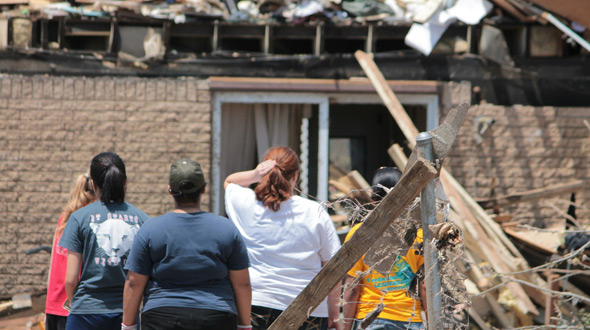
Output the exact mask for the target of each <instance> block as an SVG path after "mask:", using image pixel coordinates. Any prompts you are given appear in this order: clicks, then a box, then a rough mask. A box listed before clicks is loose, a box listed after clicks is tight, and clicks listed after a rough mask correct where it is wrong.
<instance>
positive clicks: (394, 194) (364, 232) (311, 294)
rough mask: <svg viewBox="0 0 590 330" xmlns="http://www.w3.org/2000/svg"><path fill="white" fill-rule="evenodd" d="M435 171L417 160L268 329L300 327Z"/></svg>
mask: <svg viewBox="0 0 590 330" xmlns="http://www.w3.org/2000/svg"><path fill="white" fill-rule="evenodd" d="M436 174H437V171H436V169H435V168H434V167H433V166H432V164H430V163H429V162H427V161H425V160H424V159H419V160H418V161H417V162H416V163H415V164H414V165H413V166H412V167H411V168H410V169H409V170H408V171H407V172H406V174H404V176H403V177H402V178H401V179H400V181H399V183H398V184H397V185H396V186H395V187H394V188H393V189H392V190H391V191H390V192H389V194H387V196H385V198H384V199H383V200H382V201H381V203H380V204H379V205H378V206H377V207H376V208H375V209H374V210H373V211H372V212H371V213H369V215H368V216H367V218H366V219H365V221H364V223H363V224H362V226H360V228H359V229H358V230H357V231H356V233H355V234H354V235H353V236H352V237H351V238H350V240H348V241H347V242H346V243H345V244H344V245H343V246H342V248H341V249H340V250H339V251H338V253H336V255H335V256H334V257H333V258H332V259H331V260H330V261H329V262H328V263H327V264H326V265H325V266H324V267H323V268H322V270H321V271H320V272H319V273H318V274H317V275H316V277H314V279H313V280H312V281H311V282H310V283H309V284H308V285H307V286H306V287H305V289H303V291H301V293H300V294H299V295H298V296H297V298H295V300H293V302H292V303H291V304H290V305H289V307H287V309H286V310H285V311H284V312H283V313H281V315H280V316H279V317H278V318H277V319H276V321H275V322H274V323H273V324H272V325H271V326H270V327H269V328H268V330H292V329H297V328H299V326H300V325H301V324H303V322H304V321H305V320H306V319H307V316H308V315H309V313H311V312H312V311H313V310H314V309H315V308H316V307H317V306H318V305H319V304H320V303H321V302H322V301H323V300H324V298H325V297H326V296H328V294H329V293H330V291H331V290H332V289H333V288H334V287H335V286H336V285H337V284H338V283H339V282H340V280H342V278H343V277H344V275H346V273H347V272H348V271H349V270H350V269H351V268H352V266H354V264H355V263H356V262H357V261H358V260H359V259H360V258H361V257H362V255H363V254H365V252H367V251H368V250H369V248H370V247H371V245H372V244H373V243H374V242H375V239H376V238H377V237H380V236H381V235H382V234H383V232H384V231H385V229H387V228H388V227H389V225H390V224H391V223H392V222H393V221H394V220H395V219H396V218H397V217H399V215H400V214H401V213H402V212H403V210H404V209H405V208H406V207H407V206H408V205H409V204H410V203H411V202H412V201H414V199H415V198H416V196H418V194H419V193H420V191H422V189H423V188H424V187H425V186H426V185H427V184H428V182H430V180H432V179H433V178H434V177H435V176H436Z"/></svg>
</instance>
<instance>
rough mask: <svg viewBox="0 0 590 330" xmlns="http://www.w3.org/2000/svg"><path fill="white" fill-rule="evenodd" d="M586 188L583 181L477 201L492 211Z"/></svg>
mask: <svg viewBox="0 0 590 330" xmlns="http://www.w3.org/2000/svg"><path fill="white" fill-rule="evenodd" d="M585 187H587V185H586V184H585V183H584V182H583V181H581V180H576V181H572V182H568V183H563V184H557V185H552V186H548V187H544V188H538V189H533V190H527V191H522V192H517V193H513V194H508V195H503V196H498V197H495V198H486V199H476V200H475V201H476V202H477V203H478V204H479V205H481V207H483V208H484V209H491V208H493V207H494V206H507V205H511V204H516V203H522V202H532V201H536V200H539V199H543V198H550V197H555V196H558V195H561V194H565V193H571V192H574V191H579V190H582V189H584V188H585Z"/></svg>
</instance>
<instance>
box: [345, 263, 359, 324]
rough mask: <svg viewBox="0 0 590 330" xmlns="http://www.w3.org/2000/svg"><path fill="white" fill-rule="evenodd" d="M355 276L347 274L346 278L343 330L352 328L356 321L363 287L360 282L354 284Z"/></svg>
mask: <svg viewBox="0 0 590 330" xmlns="http://www.w3.org/2000/svg"><path fill="white" fill-rule="evenodd" d="M353 282H354V277H352V276H350V275H346V278H345V279H344V295H343V296H344V307H342V314H343V316H344V327H343V328H342V330H350V329H351V328H352V324H353V323H354V316H355V315H356V305H357V304H358V301H359V297H360V296H361V288H360V286H359V285H358V284H353Z"/></svg>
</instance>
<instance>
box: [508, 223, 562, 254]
mask: <svg viewBox="0 0 590 330" xmlns="http://www.w3.org/2000/svg"><path fill="white" fill-rule="evenodd" d="M502 229H504V232H506V234H508V235H510V236H512V237H514V238H516V239H517V240H519V241H521V242H523V244H526V245H530V246H531V247H533V248H535V249H537V250H539V251H542V252H543V253H545V254H550V255H551V254H557V250H556V249H551V248H548V247H547V246H546V245H544V244H541V243H540V242H537V241H534V240H532V239H531V238H529V237H528V236H526V235H524V234H523V233H521V232H520V231H518V230H515V229H513V228H510V227H504V226H502Z"/></svg>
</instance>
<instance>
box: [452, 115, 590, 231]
mask: <svg viewBox="0 0 590 330" xmlns="http://www.w3.org/2000/svg"><path fill="white" fill-rule="evenodd" d="M491 120H493V121H494V122H493V123H492V124H490V125H489V127H488V128H487V130H485V132H483V133H482V134H480V138H481V140H479V139H478V137H477V136H476V137H475V139H474V126H478V128H479V131H481V129H482V128H483V127H484V125H485V123H486V122H488V123H491ZM584 120H588V121H590V108H581V107H580V108H558V107H531V106H518V105H514V106H506V107H505V106H495V105H489V104H481V105H479V106H474V107H472V109H471V110H470V111H469V113H468V117H467V119H466V122H465V124H464V126H463V127H462V128H461V131H460V133H459V136H458V138H457V140H456V142H455V145H454V146H453V149H452V150H451V152H450V156H449V158H448V159H447V160H446V164H447V166H449V168H450V170H451V172H452V174H453V175H454V176H455V177H456V178H457V179H458V180H459V181H460V182H461V183H462V184H463V186H464V187H465V188H466V189H467V191H468V192H469V193H470V194H471V195H472V196H473V197H479V198H487V197H490V194H491V193H492V188H491V187H492V185H493V183H492V180H493V179H494V178H495V181H496V182H495V186H496V188H495V195H496V196H500V195H505V194H508V193H515V192H521V191H525V190H531V189H537V188H543V187H546V186H549V185H555V184H564V183H568V182H571V181H574V180H588V179H590V128H589V127H587V126H586V124H584ZM476 140H479V141H481V143H479V144H478V143H477V142H476ZM569 199H570V194H569V193H566V194H564V195H562V196H556V198H553V199H545V200H540V201H537V202H523V203H520V204H515V205H511V206H507V207H504V208H502V209H501V212H502V213H509V214H512V215H513V216H515V219H514V220H520V221H523V223H525V224H530V225H536V226H539V227H545V226H548V225H549V224H551V223H552V222H554V221H562V222H563V221H564V220H565V216H564V213H565V212H567V209H568V202H569ZM589 202H590V192H589V191H588V190H585V191H584V190H582V191H580V192H578V193H577V194H576V204H577V209H576V215H577V217H578V220H580V221H581V222H583V223H586V224H588V223H590V222H589V221H588V218H589V217H590V212H589V210H588V208H587V205H588V204H589ZM555 207H557V210H556V208H555ZM562 212H563V213H562Z"/></svg>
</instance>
